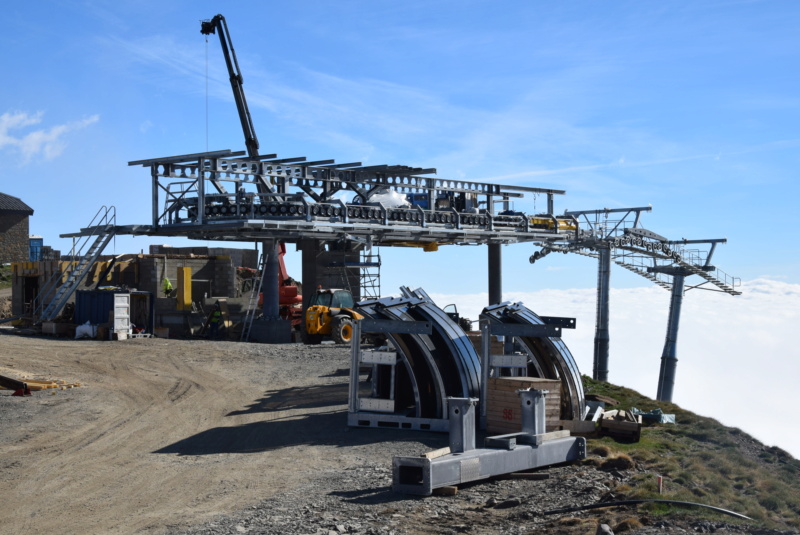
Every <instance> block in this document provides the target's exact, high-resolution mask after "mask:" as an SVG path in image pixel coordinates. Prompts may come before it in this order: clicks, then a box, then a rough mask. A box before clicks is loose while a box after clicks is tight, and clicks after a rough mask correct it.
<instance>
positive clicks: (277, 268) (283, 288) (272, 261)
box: [200, 14, 302, 337]
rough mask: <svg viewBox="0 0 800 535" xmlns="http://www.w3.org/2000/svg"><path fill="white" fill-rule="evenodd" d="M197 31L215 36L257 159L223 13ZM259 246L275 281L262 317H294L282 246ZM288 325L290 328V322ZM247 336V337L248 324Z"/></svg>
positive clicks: (293, 291) (263, 186)
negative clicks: (220, 47)
mask: <svg viewBox="0 0 800 535" xmlns="http://www.w3.org/2000/svg"><path fill="white" fill-rule="evenodd" d="M200 33H202V34H203V35H206V36H208V35H210V34H212V33H214V34H217V35H218V36H219V42H220V45H222V54H223V55H224V56H225V64H226V65H227V66H228V77H229V78H230V81H231V88H232V89H233V99H234V100H235V101H236V109H237V110H238V111H239V120H240V121H241V123H242V132H243V133H244V144H245V147H246V148H247V156H248V157H249V158H250V159H251V160H260V159H261V156H260V154H259V152H258V137H257V136H256V129H255V127H254V126H253V118H252V117H251V116H250V108H248V107H247V99H246V98H245V96H244V77H242V72H241V70H240V69H239V62H238V60H237V59H236V51H235V50H234V49H233V42H232V41H231V35H230V32H229V31H228V23H227V22H226V21H225V17H223V16H222V15H219V14H218V15H215V16H214V18H212V19H211V20H204V21H202V22H201V23H200ZM270 157H274V155H270ZM256 187H257V188H258V193H259V194H261V195H262V202H263V200H264V199H266V198H267V195H266V194H272V193H273V190H272V187H271V186H270V185H269V184H268V183H267V182H266V181H265V180H264V179H263V178H262V177H259V180H258V181H257V182H256ZM218 188H219V186H218ZM263 248H264V254H263V255H262V263H261V266H260V267H261V270H262V273H263V274H266V273H267V272H268V271H269V272H270V276H271V278H272V279H273V280H275V281H276V284H272V283H268V284H267V285H266V288H264V293H263V294H262V296H261V299H260V304H261V305H262V307H263V308H262V310H263V313H264V317H265V318H267V319H269V320H278V319H279V317H280V316H281V312H280V310H281V307H283V308H284V310H285V311H288V312H286V313H285V315H288V319H289V320H293V319H295V318H294V315H295V314H294V311H293V308H294V307H295V305H296V304H297V303H298V302H302V296H301V295H299V294H298V291H297V286H295V285H294V284H293V280H292V279H291V278H289V276H288V274H287V273H286V265H285V264H284V262H283V255H284V254H285V253H286V246H285V245H284V244H283V243H282V242H279V241H277V240H265V241H264V243H263ZM279 251H280V252H279ZM262 277H263V276H262ZM289 328H290V329H291V325H290V327H289ZM247 336H248V337H249V328H248V333H247Z"/></svg>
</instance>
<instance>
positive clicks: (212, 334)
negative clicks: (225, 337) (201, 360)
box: [208, 304, 222, 338]
mask: <svg viewBox="0 0 800 535" xmlns="http://www.w3.org/2000/svg"><path fill="white" fill-rule="evenodd" d="M221 322H222V311H220V309H219V304H217V305H216V306H215V307H214V310H213V312H211V317H210V318H209V319H208V327H209V334H208V337H209V338H216V337H217V336H219V324H220V323H221Z"/></svg>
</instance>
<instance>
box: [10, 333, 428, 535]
mask: <svg viewBox="0 0 800 535" xmlns="http://www.w3.org/2000/svg"><path fill="white" fill-rule="evenodd" d="M6 332H7V331H6ZM348 362H349V351H348V350H347V349H343V348H340V347H333V346H318V347H316V348H313V349H310V348H306V347H303V346H298V345H285V346H268V345H256V344H238V343H223V342H207V341H181V340H160V339H136V340H128V341H123V342H100V341H75V340H64V339H55V338H47V337H23V336H16V335H8V334H5V335H4V334H0V374H2V375H7V376H14V377H24V376H27V377H29V378H30V377H45V378H51V379H64V380H67V381H69V382H72V381H79V382H81V383H82V384H83V385H85V386H82V387H80V388H75V389H70V390H53V391H40V392H35V393H34V395H33V396H31V397H26V398H19V397H11V396H10V394H11V392H10V391H0V484H1V485H2V487H3V489H4V490H3V500H2V504H1V505H0V531H2V532H6V533H33V532H58V533H135V532H146V533H157V532H159V531H161V530H163V529H164V528H165V527H167V526H172V528H173V529H174V528H175V527H178V526H181V525H191V524H196V523H199V522H203V521H205V520H207V519H208V518H211V517H212V516H213V515H215V514H219V513H224V512H231V511H235V510H238V509H242V508H244V507H246V506H247V505H248V504H249V503H255V502H257V501H259V500H262V499H265V498H269V497H270V496H273V495H275V494H276V493H281V492H287V491H290V490H292V489H294V488H297V487H298V486H299V485H301V484H306V483H307V482H308V480H309V478H311V477H313V474H315V473H320V472H321V471H325V470H330V469H336V468H338V467H347V466H352V465H354V464H358V463H359V462H360V457H359V456H360V455H363V452H360V451H359V447H360V446H361V447H366V448H369V445H370V444H374V443H375V442H376V441H377V442H380V441H381V440H382V439H381V436H382V435H383V434H384V433H383V432H380V431H376V430H361V429H355V430H350V429H348V428H347V427H346V403H347V379H348V377H347V369H348ZM426 436H427V435H426ZM422 440H426V439H425V438H424V437H423V438H422ZM437 440H442V438H441V437H436V438H435V439H433V441H434V443H435V442H436V441H437ZM345 444H346V445H348V446H350V447H348V448H342V447H340V446H342V445H345ZM416 446H417V449H418V450H419V449H422V450H423V451H424V450H425V449H427V446H425V445H422V444H417V445H416ZM414 447H415V445H414V444H413V440H412V441H411V442H406V443H404V445H403V449H409V448H410V449H413V448H414ZM397 454H405V453H403V452H400V451H398V452H397ZM386 462H387V463H390V462H391V456H389V457H387V458H386Z"/></svg>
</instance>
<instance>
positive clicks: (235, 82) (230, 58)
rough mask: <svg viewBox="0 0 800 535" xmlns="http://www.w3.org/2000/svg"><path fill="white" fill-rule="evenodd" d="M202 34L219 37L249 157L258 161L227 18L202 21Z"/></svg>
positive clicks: (254, 131) (255, 139) (251, 122)
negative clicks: (214, 34) (213, 34)
mask: <svg viewBox="0 0 800 535" xmlns="http://www.w3.org/2000/svg"><path fill="white" fill-rule="evenodd" d="M200 33H202V34H203V35H210V34H212V33H216V34H217V35H218V36H219V42H220V44H221V45H222V53H223V55H224V56H225V64H226V65H227V66H228V76H229V77H230V80H231V87H232V88H233V98H234V100H235V101H236V108H237V109H238V110H239V120H240V121H241V122H242V131H243V132H244V143H245V146H246V148H247V155H248V156H249V157H250V158H251V159H254V160H257V159H258V157H259V154H258V138H257V137H256V130H255V128H253V119H252V117H250V109H249V108H248V107H247V99H245V97H244V88H243V83H244V78H242V73H241V71H240V70H239V62H238V61H237V60H236V52H235V51H234V50H233V43H232V42H231V36H230V32H228V24H227V22H225V17H223V16H222V15H216V16H215V17H214V18H213V19H211V20H205V21H202V22H201V23H200Z"/></svg>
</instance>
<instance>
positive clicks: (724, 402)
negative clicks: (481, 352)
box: [431, 279, 800, 458]
mask: <svg viewBox="0 0 800 535" xmlns="http://www.w3.org/2000/svg"><path fill="white" fill-rule="evenodd" d="M741 289H742V291H743V293H742V295H740V296H736V297H732V296H730V295H727V294H722V293H714V292H705V291H689V292H687V293H686V295H685V298H684V302H683V309H682V314H681V322H680V328H679V332H678V347H677V356H678V359H679V362H678V366H677V373H676V383H675V390H674V394H673V400H674V401H675V402H676V403H677V404H679V405H681V406H682V407H684V408H687V409H689V410H692V411H694V412H696V413H698V414H702V415H704V416H710V417H712V418H715V419H717V420H719V421H721V422H722V423H724V424H725V425H729V426H733V427H739V428H741V429H743V430H744V431H745V432H747V433H750V434H751V435H753V436H755V437H756V438H758V439H759V440H761V441H763V442H765V443H766V444H767V445H777V446H779V447H781V448H783V449H785V450H787V451H789V452H791V453H792V454H793V455H794V456H795V457H797V458H800V446H798V445H797V444H798V438H800V433H799V432H798V431H797V427H796V426H794V425H787V418H792V415H791V414H790V413H789V410H790V407H791V406H792V403H793V400H794V399H795V397H796V388H795V382H796V378H797V377H799V376H800V348H798V346H797V344H796V343H795V341H794V340H793V333H794V332H795V331H796V326H797V324H798V322H800V284H789V283H785V282H781V281H777V280H770V279H757V280H753V281H750V282H746V283H743V284H742V288H741ZM431 297H432V298H433V299H434V301H436V303H437V304H438V305H439V306H444V305H446V304H449V303H456V304H457V305H458V309H459V312H461V314H462V315H464V316H466V317H469V318H471V319H473V320H476V319H477V318H478V315H479V314H480V311H481V310H482V309H483V307H484V306H485V305H486V303H487V294H486V293H477V294H469V295H456V294H449V295H446V294H433V293H432V294H431ZM503 297H504V299H506V300H508V301H514V302H516V301H521V302H523V303H524V304H525V305H526V306H527V307H528V308H530V309H531V310H533V311H534V312H536V313H537V314H541V315H545V316H567V317H574V318H577V329H575V330H574V331H573V330H565V331H564V334H563V339H564V341H565V343H566V344H567V346H568V347H569V349H570V351H571V352H572V354H573V356H574V357H575V360H576V361H577V363H578V367H579V368H580V370H581V372H582V373H584V374H586V375H591V373H592V364H593V347H594V327H595V303H596V292H595V291H594V290H592V289H579V290H542V291H538V292H527V293H518V292H507V293H506V294H505V295H504V296H503ZM669 301H670V294H669V292H666V291H664V290H662V289H660V288H657V287H645V288H628V289H619V290H616V289H612V290H611V301H610V307H611V312H610V316H611V320H610V334H611V340H610V357H609V370H610V372H609V379H610V380H611V382H613V383H616V384H621V385H624V386H627V387H629V388H633V389H635V390H638V391H639V392H642V393H643V394H645V395H647V396H650V397H655V391H656V387H657V384H658V370H659V364H660V361H661V352H662V350H663V348H664V339H665V336H666V329H667V317H668V312H669Z"/></svg>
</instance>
